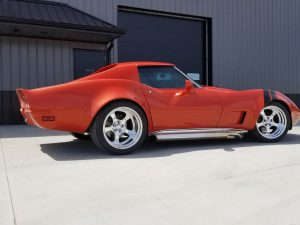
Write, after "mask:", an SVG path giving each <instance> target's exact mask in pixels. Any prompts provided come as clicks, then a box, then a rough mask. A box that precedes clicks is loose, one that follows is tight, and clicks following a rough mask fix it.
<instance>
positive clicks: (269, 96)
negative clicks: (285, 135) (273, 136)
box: [264, 90, 293, 129]
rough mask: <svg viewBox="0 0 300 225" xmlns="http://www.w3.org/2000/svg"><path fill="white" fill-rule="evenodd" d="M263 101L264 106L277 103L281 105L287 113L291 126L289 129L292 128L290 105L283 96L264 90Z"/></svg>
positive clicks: (276, 92)
mask: <svg viewBox="0 0 300 225" xmlns="http://www.w3.org/2000/svg"><path fill="white" fill-rule="evenodd" d="M264 101H265V106H267V105H270V104H272V103H274V102H277V103H279V104H281V105H282V106H283V107H285V109H286V110H287V111H288V112H289V116H290V120H291V125H290V127H289V129H292V128H293V121H292V109H291V103H290V102H289V101H288V99H287V97H286V96H285V95H283V94H282V93H280V92H278V91H273V90H264Z"/></svg>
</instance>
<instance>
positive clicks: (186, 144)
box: [0, 126, 300, 225]
mask: <svg viewBox="0 0 300 225" xmlns="http://www.w3.org/2000/svg"><path fill="white" fill-rule="evenodd" d="M0 131H1V132H2V133H5V135H3V136H4V137H3V138H2V140H1V141H2V145H3V146H2V149H3V151H4V152H5V156H6V161H7V168H8V174H9V179H10V184H11V191H12V194H13V199H14V203H15V212H16V222H17V224H18V225H19V224H20V225H35V224H38V225H53V224H60V225H64V224H66V225H70V224H72V225H76V224H78V225H79V224H85V225H86V224H103V225H116V224H130V225H144V224H145V225H148V224H149V225H150V224H151V225H153V224H159V225H165V224H166V225H169V224H172V225H177V224H178V225H182V224H189V225H193V224H195V225H196V224H197V225H198V224H201V225H206V224H207V225H211V224H214V225H218V224H220V225H224V224H230V225H235V224H236V225H244V224H245V225H246V224H249V225H250V224H251V225H253V224H255V225H266V224H268V225H283V224H289V225H290V224H291V225H293V224H295V225H297V224H298V223H299V221H300V214H299V208H300V189H299V185H300V176H299V174H300V127H296V128H295V129H294V130H293V131H292V132H290V134H289V135H288V136H287V137H286V138H285V139H284V140H283V141H282V142H280V143H276V144H262V143H255V142H250V141H248V140H218V141H216V140H210V141H180V142H178V141H176V142H161V143H157V142H150V143H148V144H147V145H146V146H144V147H143V148H142V149H141V150H140V151H138V152H136V153H135V154H133V155H129V156H109V155H106V154H104V153H102V152H100V151H98V150H97V149H96V148H95V147H94V145H93V144H92V143H90V142H87V141H82V142H81V141H77V140H74V139H73V138H72V137H71V136H70V135H68V134H64V133H61V132H52V131H51V132H48V131H44V130H39V129H36V128H29V127H25V126H17V127H10V126H6V127H3V126H2V127H0ZM23 133H24V135H23ZM14 134H15V136H14ZM30 134H31V135H30ZM0 224H1V223H0ZM1 225H2V224H1Z"/></svg>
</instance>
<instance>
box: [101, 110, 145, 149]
mask: <svg viewBox="0 0 300 225" xmlns="http://www.w3.org/2000/svg"><path fill="white" fill-rule="evenodd" d="M142 132H143V123H142V119H141V117H140V115H139V114H138V113H137V112H136V111H135V110H133V109H131V108H129V107H125V106H122V107H118V108H115V109H113V110H111V111H110V112H109V113H108V114H107V116H106V117H105V119H104V123H103V134H104V138H105V140H106V141H107V143H108V144H109V145H110V146H112V147H113V148H116V149H128V148H130V147H132V146H134V145H135V144H136V143H137V142H138V141H139V140H140V138H141V136H142Z"/></svg>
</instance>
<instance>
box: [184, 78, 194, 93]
mask: <svg viewBox="0 0 300 225" xmlns="http://www.w3.org/2000/svg"><path fill="white" fill-rule="evenodd" d="M193 88H194V84H193V83H192V81H190V80H186V81H185V90H186V91H187V92H189V91H191V90H192V89H193Z"/></svg>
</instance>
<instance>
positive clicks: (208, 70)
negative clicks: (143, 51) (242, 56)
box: [118, 5, 213, 86]
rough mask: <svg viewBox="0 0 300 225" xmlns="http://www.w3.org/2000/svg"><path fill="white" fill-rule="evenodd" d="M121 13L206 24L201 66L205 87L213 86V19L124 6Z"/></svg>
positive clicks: (120, 9) (119, 10)
mask: <svg viewBox="0 0 300 225" xmlns="http://www.w3.org/2000/svg"><path fill="white" fill-rule="evenodd" d="M119 12H132V13H139V14H144V15H145V14H148V15H152V16H162V17H171V18H179V19H186V20H194V21H201V22H203V23H204V28H203V29H204V31H203V32H204V35H205V38H203V42H204V43H203V46H204V52H203V56H204V57H203V58H204V62H201V64H203V65H204V73H205V76H204V83H205V85H210V86H211V85H213V70H212V68H213V67H212V18H210V17H202V16H195V15H188V14H182V13H174V12H166V11H160V10H152V9H151V10H150V9H143V8H137V7H130V6H124V5H118V13H119Z"/></svg>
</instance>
